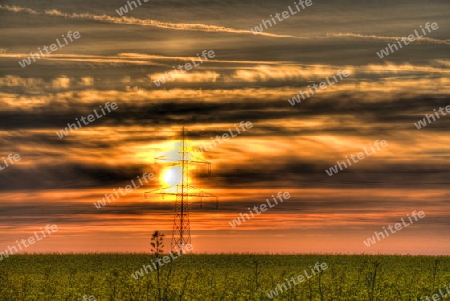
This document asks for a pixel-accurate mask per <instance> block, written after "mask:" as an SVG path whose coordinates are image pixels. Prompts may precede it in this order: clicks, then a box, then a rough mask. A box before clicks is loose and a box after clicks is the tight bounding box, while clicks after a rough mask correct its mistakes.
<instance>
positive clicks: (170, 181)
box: [161, 166, 181, 186]
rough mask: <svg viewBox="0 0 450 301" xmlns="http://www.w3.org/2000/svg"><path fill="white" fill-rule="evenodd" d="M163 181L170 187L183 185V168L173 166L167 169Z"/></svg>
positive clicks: (162, 177)
mask: <svg viewBox="0 0 450 301" xmlns="http://www.w3.org/2000/svg"><path fill="white" fill-rule="evenodd" d="M161 181H162V182H163V183H165V184H167V185H170V186H174V185H178V184H181V166H172V167H169V168H167V169H165V170H164V172H163V174H162V176H161Z"/></svg>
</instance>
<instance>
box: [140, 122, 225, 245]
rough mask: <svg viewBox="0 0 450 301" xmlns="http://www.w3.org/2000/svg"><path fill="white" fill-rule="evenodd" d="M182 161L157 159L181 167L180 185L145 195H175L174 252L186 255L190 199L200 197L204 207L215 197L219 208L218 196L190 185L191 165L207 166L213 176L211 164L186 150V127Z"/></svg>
mask: <svg viewBox="0 0 450 301" xmlns="http://www.w3.org/2000/svg"><path fill="white" fill-rule="evenodd" d="M178 154H180V157H181V160H176V161H173V160H170V158H168V157H167V156H162V157H158V158H155V159H157V160H159V161H162V162H166V163H169V164H170V165H172V166H180V167H181V179H180V183H179V184H177V185H174V186H169V187H164V188H158V189H155V190H152V191H148V192H145V193H144V197H145V198H147V196H148V195H149V194H151V193H157V194H161V195H163V196H164V195H175V197H176V200H175V216H174V219H173V229H172V241H171V249H172V251H178V250H179V251H180V252H182V253H185V247H184V246H185V245H187V244H190V243H191V224H190V221H189V197H200V200H201V206H202V205H203V198H209V197H213V198H215V199H216V209H217V207H218V198H217V196H215V195H213V194H211V193H208V192H205V191H203V190H200V189H197V188H195V187H194V186H192V185H190V184H189V165H190V164H206V165H207V166H208V174H209V175H210V174H211V163H210V162H207V161H204V160H203V159H202V158H200V157H198V156H197V155H194V154H193V153H192V152H189V151H188V150H187V148H186V133H185V130H184V126H183V129H182V133H181V147H180V151H179V152H178Z"/></svg>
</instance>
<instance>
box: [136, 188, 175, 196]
mask: <svg viewBox="0 0 450 301" xmlns="http://www.w3.org/2000/svg"><path fill="white" fill-rule="evenodd" d="M170 188H172V189H173V186H168V187H164V188H158V189H153V190H150V191H147V192H144V197H145V198H147V195H149V194H176V192H173V193H168V192H164V190H166V189H170Z"/></svg>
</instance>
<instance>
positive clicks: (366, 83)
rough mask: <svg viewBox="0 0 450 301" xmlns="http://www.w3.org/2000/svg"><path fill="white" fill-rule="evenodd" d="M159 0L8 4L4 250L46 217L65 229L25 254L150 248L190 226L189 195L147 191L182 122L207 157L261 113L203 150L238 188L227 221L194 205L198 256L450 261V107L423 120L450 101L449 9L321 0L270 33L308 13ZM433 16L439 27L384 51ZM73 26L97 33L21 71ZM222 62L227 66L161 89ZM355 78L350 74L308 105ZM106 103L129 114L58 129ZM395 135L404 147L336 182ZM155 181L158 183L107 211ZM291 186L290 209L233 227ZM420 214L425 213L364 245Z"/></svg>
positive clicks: (23, 0) (2, 150) (4, 9)
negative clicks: (156, 237)
mask: <svg viewBox="0 0 450 301" xmlns="http://www.w3.org/2000/svg"><path fill="white" fill-rule="evenodd" d="M141 2H142V5H140V6H139V7H137V8H134V9H133V10H132V11H129V12H128V13H126V14H125V15H124V16H122V17H120V16H119V15H118V13H117V12H116V10H118V9H120V7H122V6H124V5H126V1H124V0H108V1H87V0H80V1H76V3H75V2H73V1H63V0H55V1H31V0H2V1H1V2H0V28H1V29H0V104H1V105H0V157H5V159H6V158H7V156H8V154H19V155H20V157H21V160H20V161H18V162H16V163H15V164H10V166H8V167H6V168H5V169H2V170H0V189H1V190H0V200H1V202H0V229H1V233H2V235H1V237H0V251H2V250H5V249H6V248H7V247H8V246H9V245H15V244H16V243H15V241H16V240H21V239H26V238H28V237H30V236H32V235H33V232H34V231H39V228H41V227H44V226H45V225H47V224H56V225H57V226H58V229H59V230H58V232H56V233H54V234H53V235H52V236H51V237H49V238H46V239H45V240H43V241H40V242H38V243H36V244H35V245H33V246H30V247H29V248H27V249H26V250H24V252H28V253H34V252H144V251H148V250H149V239H150V234H151V233H152V232H153V231H155V230H160V231H163V232H165V233H166V235H167V236H169V237H170V234H171V231H172V222H173V204H174V203H173V199H171V198H165V199H164V200H163V199H161V197H160V196H158V195H154V196H151V197H150V198H148V199H144V192H146V191H149V190H152V189H156V188H158V187H160V186H162V185H166V184H165V183H163V182H162V181H161V178H162V177H163V173H164V168H165V166H163V165H161V164H159V163H158V162H155V160H154V158H155V157H157V156H159V155H160V154H161V153H163V152H166V151H169V150H170V149H173V148H174V146H175V144H176V140H177V139H179V135H180V130H181V126H182V125H185V126H186V130H187V135H188V138H189V140H190V141H191V143H192V144H191V145H192V147H193V148H195V149H196V148H198V147H200V146H201V145H202V143H203V142H210V141H211V137H215V136H216V135H222V134H223V133H226V132H228V130H229V129H234V124H239V123H240V122H241V121H244V122H246V121H250V122H251V123H252V125H253V127H252V128H251V129H248V130H247V131H245V132H242V133H241V134H239V135H237V136H236V137H233V138H231V139H229V140H227V141H226V142H224V143H223V144H220V145H217V146H216V147H214V148H213V149H212V150H208V151H207V152H205V153H204V154H203V157H204V159H205V160H208V161H209V162H211V164H212V175H211V177H206V176H205V169H204V168H203V169H202V168H198V169H196V170H193V172H192V174H191V176H192V181H193V183H194V184H195V185H196V186H198V187H201V188H202V189H205V190H206V191H208V192H210V193H213V194H215V195H217V196H219V209H218V210H215V209H214V206H213V203H207V204H206V205H205V206H204V208H202V209H200V207H199V202H198V200H195V202H194V203H193V204H192V206H191V207H192V212H191V229H192V244H193V248H194V252H198V253H222V252H224V253H228V252H255V253H268V252H275V253H282V252H284V253H311V252H315V253H389V254H397V253H401V254H406V253H409V254H447V255H448V254H450V253H449V250H450V231H449V229H450V188H449V187H450V186H449V184H450V182H449V181H450V180H449V179H450V172H449V167H450V143H449V142H450V135H449V130H448V129H449V126H450V115H449V116H442V117H441V118H440V119H439V120H436V121H434V122H432V123H431V124H428V125H427V126H426V127H424V128H422V129H420V130H418V129H417V128H416V126H415V125H414V123H416V122H417V121H418V120H420V119H423V118H424V115H425V114H432V113H434V112H433V109H436V110H438V109H439V108H440V107H445V106H448V105H450V97H449V96H450V56H449V53H450V52H449V46H450V39H449V33H450V27H449V26H450V18H449V16H450V13H449V12H450V4H449V2H448V0H441V1H437V0H432V1H426V2H425V1H415V0H408V1H403V0H400V1H398V0H396V1H371V2H369V1H356V0H338V1H331V0H329V1H323V0H322V1H314V0H313V1H312V2H313V5H311V6H309V7H307V9H305V10H303V11H301V12H300V13H297V14H296V15H292V16H290V17H289V18H288V19H285V20H283V21H282V22H277V24H276V25H274V26H272V27H270V28H268V29H264V34H263V35H254V34H253V33H252V31H251V30H250V29H251V28H254V27H255V26H258V25H259V24H260V23H261V20H262V19H265V20H268V19H269V16H270V15H274V14H276V13H277V12H278V13H281V12H283V11H286V10H288V6H293V2H294V1H247V0H244V1H243V0H227V1H216V0H208V1H201V0H189V1H188V2H186V1H181V0H150V1H149V2H144V1H143V0H142V1H141ZM394 2H395V3H394ZM427 22H430V23H433V22H436V23H437V24H438V25H439V29H437V30H433V31H432V32H431V33H429V34H428V35H427V36H426V37H424V38H422V39H420V40H418V41H416V42H414V43H411V44H410V45H408V46H403V48H402V49H399V50H398V51H395V52H394V53H391V54H390V55H389V56H387V57H385V58H383V59H380V57H379V56H378V55H377V52H379V51H380V50H381V49H383V48H385V47H387V44H388V43H397V40H396V39H400V38H401V37H407V36H408V35H410V34H412V33H413V32H414V30H420V26H421V25H422V26H424V25H425V24H426V23H427ZM68 31H72V32H75V31H78V32H79V33H80V38H79V39H76V40H75V39H74V40H73V41H72V42H69V43H68V44H67V45H65V46H64V47H63V48H58V49H57V50H56V51H54V52H53V53H52V54H49V55H46V56H45V57H44V58H42V59H40V60H36V62H32V63H31V64H30V65H28V66H26V67H25V68H22V67H21V66H20V65H19V63H18V62H19V61H22V60H24V59H26V58H27V56H29V54H30V52H33V53H37V52H38V47H40V49H42V48H43V46H50V45H51V44H52V43H55V41H56V39H60V40H61V42H62V35H63V34H64V35H66V34H67V32H68ZM204 50H207V51H210V50H212V51H213V52H214V54H215V56H214V58H210V59H208V60H207V61H204V62H203V63H202V64H201V65H200V66H196V67H193V68H192V70H190V71H186V72H185V73H183V74H182V75H179V76H177V77H174V78H173V79H172V80H169V81H168V82H167V83H166V84H163V85H160V86H159V87H158V86H157V85H155V84H154V82H153V81H155V80H157V79H159V78H160V77H161V76H163V74H164V72H169V71H171V70H173V66H175V67H176V66H178V65H179V64H183V65H184V64H185V63H188V62H192V59H194V60H198V57H197V54H199V55H201V53H202V52H203V51H204ZM339 69H341V70H348V71H349V73H350V76H348V77H346V78H344V79H343V80H340V81H339V82H337V83H335V84H334V85H332V86H329V87H327V88H326V89H324V90H322V91H320V92H318V93H316V94H315V95H314V96H312V97H310V98H307V99H305V100H302V102H301V103H298V104H296V105H295V106H291V105H290V104H289V102H288V99H290V98H292V97H293V96H295V95H297V93H298V92H299V89H300V90H305V91H306V90H307V89H308V88H307V86H308V85H312V84H314V83H316V84H319V83H320V82H322V81H324V80H325V78H326V77H330V78H331V77H332V76H333V75H334V74H336V72H337V71H338V70H339ZM106 102H110V103H112V102H115V103H117V106H118V108H117V109H116V110H111V112H110V113H108V112H107V113H106V115H104V116H103V117H102V118H100V119H96V120H95V121H93V122H92V123H91V124H89V125H86V126H83V127H82V128H81V129H78V130H76V131H73V132H69V135H68V136H67V137H63V138H61V139H60V138H59V137H58V136H57V134H56V133H57V132H59V131H60V130H62V129H63V128H64V127H67V123H74V122H75V118H78V119H80V117H81V116H88V115H89V114H92V112H93V110H94V109H97V110H99V106H100V105H102V106H103V107H104V104H105V103H106ZM99 112H100V111H99ZM376 140H380V141H381V140H386V141H387V143H388V146H387V147H386V148H382V149H381V150H380V151H377V152H376V153H375V154H373V155H372V156H370V157H367V158H365V159H364V160H361V161H360V162H358V163H356V164H354V165H352V166H351V167H349V168H347V169H345V170H343V171H339V172H338V173H337V174H334V175H333V176H328V175H327V173H326V172H325V170H327V169H329V168H330V167H332V166H334V165H335V164H336V161H338V160H339V161H342V160H344V159H345V157H346V156H348V157H350V155H352V154H354V155H356V154H357V153H358V152H361V151H363V149H364V147H369V144H372V145H373V144H374V142H375V141H376ZM0 165H1V166H2V167H3V166H4V165H5V164H4V162H3V159H2V160H0ZM145 172H147V173H154V174H155V175H156V178H155V180H153V181H150V182H149V183H148V184H146V185H145V186H143V187H140V188H138V189H135V190H133V191H131V192H130V193H128V194H127V195H126V196H123V197H121V198H119V199H118V200H116V201H114V202H112V203H111V204H108V205H106V206H105V207H104V208H101V209H97V208H96V207H95V206H94V205H93V203H94V202H97V201H98V200H100V199H101V198H102V197H104V194H105V193H107V194H111V193H113V189H118V188H119V187H125V186H126V185H128V184H129V183H130V181H131V180H134V179H136V178H137V176H142V174H143V173H145ZM279 191H281V192H289V193H290V195H291V198H290V199H288V200H286V201H284V202H283V203H282V204H280V205H278V206H276V207H275V208H271V209H269V210H267V211H266V212H264V213H262V214H260V215H258V216H256V217H255V218H253V219H251V220H249V221H247V222H245V223H243V224H242V225H240V226H238V227H236V228H232V227H230V225H229V223H228V222H229V221H230V220H232V219H234V218H237V217H238V216H239V213H246V212H248V210H247V208H249V207H253V206H255V205H259V204H262V203H264V202H265V200H266V198H269V197H271V195H272V194H274V195H275V194H277V193H278V192H279ZM414 210H416V211H424V212H425V214H426V217H425V218H423V219H421V220H420V221H418V222H416V223H414V224H413V225H411V226H409V227H408V228H406V229H403V230H401V231H399V232H398V233H396V234H393V235H391V236H390V237H388V238H386V239H384V240H382V241H379V242H377V243H376V244H375V245H373V246H370V247H367V246H365V245H364V243H363V240H366V239H367V238H369V237H371V236H372V235H373V234H374V231H382V227H387V226H388V225H394V224H395V223H396V222H399V221H400V219H401V218H405V217H406V216H407V214H411V212H413V211H414Z"/></svg>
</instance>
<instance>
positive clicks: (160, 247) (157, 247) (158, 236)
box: [150, 231, 165, 300]
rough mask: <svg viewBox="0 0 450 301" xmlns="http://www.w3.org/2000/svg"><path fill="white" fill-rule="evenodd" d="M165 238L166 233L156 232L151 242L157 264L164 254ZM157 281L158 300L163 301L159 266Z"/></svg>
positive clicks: (157, 268)
mask: <svg viewBox="0 0 450 301" xmlns="http://www.w3.org/2000/svg"><path fill="white" fill-rule="evenodd" d="M164 236H165V235H164V233H162V232H160V231H155V232H153V234H152V238H151V241H150V247H151V252H152V253H153V254H154V255H155V259H156V261H157V262H158V258H159V257H160V255H162V254H164ZM156 279H157V284H158V300H162V299H161V282H160V270H159V264H157V265H156Z"/></svg>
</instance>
